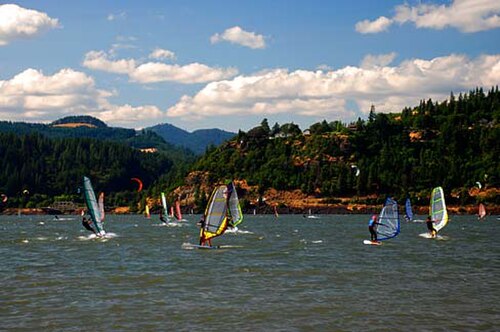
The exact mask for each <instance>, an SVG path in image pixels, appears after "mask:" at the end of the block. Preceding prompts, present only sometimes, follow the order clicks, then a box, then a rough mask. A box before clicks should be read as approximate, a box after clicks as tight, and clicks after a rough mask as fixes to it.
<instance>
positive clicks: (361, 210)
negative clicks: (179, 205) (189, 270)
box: [0, 204, 500, 215]
mask: <svg viewBox="0 0 500 332" xmlns="http://www.w3.org/2000/svg"><path fill="white" fill-rule="evenodd" d="M380 208H381V205H368V204H348V205H343V204H330V205H324V206H318V205H310V206H307V205H305V206H300V207H297V206H295V207H294V206H278V207H276V209H275V208H274V206H273V205H266V204H263V205H261V206H255V207H249V208H246V209H243V213H244V214H254V213H255V214H276V213H278V214H280V215H281V214H283V215H286V214H305V215H308V214H370V213H379V212H380ZM402 208H403V207H402V206H400V209H401V210H400V212H401V213H402V214H403V213H404V211H403V210H402ZM447 209H448V213H449V214H454V215H476V214H477V212H478V211H477V210H478V208H477V206H476V205H465V206H455V205H452V206H448V207H447ZM486 209H487V212H488V214H489V215H500V206H497V205H494V206H493V205H489V206H486ZM182 210H183V211H182V212H183V213H184V214H190V213H191V210H192V209H191V207H184V208H183V209H182ZM152 213H153V214H157V213H159V212H157V211H155V210H152ZM413 213H414V214H417V215H427V214H428V213H429V207H428V206H414V207H413ZM0 214H2V215H19V214H20V215H80V214H81V209H77V210H74V211H67V212H61V211H47V210H45V209H41V208H21V209H19V208H7V209H4V210H3V211H2V212H1V213H0ZM106 214H112V215H129V214H137V212H131V211H130V208H129V207H125V206H124V207H116V208H113V209H112V210H107V211H106Z"/></svg>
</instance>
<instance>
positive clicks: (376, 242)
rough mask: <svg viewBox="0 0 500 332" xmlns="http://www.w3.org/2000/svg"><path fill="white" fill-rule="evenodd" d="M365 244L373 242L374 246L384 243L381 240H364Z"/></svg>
mask: <svg viewBox="0 0 500 332" xmlns="http://www.w3.org/2000/svg"><path fill="white" fill-rule="evenodd" d="M363 244H371V245H372V246H380V245H382V242H380V241H370V240H363Z"/></svg>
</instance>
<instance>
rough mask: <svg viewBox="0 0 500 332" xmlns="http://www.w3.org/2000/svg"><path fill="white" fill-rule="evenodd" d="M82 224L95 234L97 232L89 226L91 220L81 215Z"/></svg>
mask: <svg viewBox="0 0 500 332" xmlns="http://www.w3.org/2000/svg"><path fill="white" fill-rule="evenodd" d="M82 226H83V227H85V229H86V230H88V231H91V232H92V233H94V234H95V235H97V232H96V231H95V229H94V228H92V226H91V220H90V219H87V218H85V217H83V219H82Z"/></svg>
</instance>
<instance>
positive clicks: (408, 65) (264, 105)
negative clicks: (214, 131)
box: [0, 0, 500, 131]
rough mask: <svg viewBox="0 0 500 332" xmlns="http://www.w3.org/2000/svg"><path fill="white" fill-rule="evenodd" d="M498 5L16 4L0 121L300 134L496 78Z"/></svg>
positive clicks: (3, 66)
mask: <svg viewBox="0 0 500 332" xmlns="http://www.w3.org/2000/svg"><path fill="white" fill-rule="evenodd" d="M499 16H500V2H499V1H497V0H491V1H490V0H480V1H479V0H475V1H473V0H454V1H437V0H430V1H406V2H405V1H392V0H391V1H387V0H386V1H289V0H287V1H285V0H283V1H255V0H254V1H147V2H138V1H71V2H68V1H16V2H2V5H0V119H1V120H11V121H28V122H50V121H53V120H55V119H58V118H60V117H62V116H66V115H74V114H89V115H93V116H96V117H98V118H100V119H102V120H104V121H106V122H107V123H108V124H110V125H113V126H123V127H129V128H142V127H147V126H151V125H155V124H158V123H171V124H174V125H176V126H179V127H181V128H184V129H188V130H194V129H200V128H213V127H218V128H222V129H226V130H231V131H237V130H238V129H243V130H248V129H250V128H252V127H254V126H255V125H258V124H259V123H260V122H261V120H262V119H263V118H267V119H268V120H269V122H270V123H271V124H272V123H274V122H279V123H281V124H283V123H286V122H295V123H297V124H299V125H300V126H301V128H302V129H306V128H308V127H309V126H310V125H311V124H313V123H315V122H317V121H321V120H323V119H326V120H328V121H333V120H342V121H344V122H349V121H353V120H356V119H357V118H358V117H361V118H366V115H367V113H368V112H369V109H370V105H372V104H373V105H375V107H376V110H377V111H378V112H399V111H400V110H401V108H402V107H404V106H412V105H417V104H418V102H419V100H420V99H422V98H425V99H427V98H433V99H436V100H443V99H445V98H446V97H447V96H448V95H449V93H450V91H454V92H455V93H459V92H463V91H468V90H469V89H472V88H474V87H476V86H484V87H485V88H489V87H491V86H492V85H497V84H499V81H500V52H499V51H500V50H499V48H500V18H499Z"/></svg>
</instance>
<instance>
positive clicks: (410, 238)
mask: <svg viewBox="0 0 500 332" xmlns="http://www.w3.org/2000/svg"><path fill="white" fill-rule="evenodd" d="M51 218H52V217H50V216H21V217H18V216H0V230H1V231H2V237H1V239H0V254H1V260H0V281H1V287H0V330H2V331H3V330H8V331H34V330H35V331H36V330H38V331H92V330H97V331H111V330H119V331H197V330H200V331H340V330H344V331H356V330H357V331H359V330H380V331H382V330H388V331H422V330H428V331H449V330H454V331H469V330H482V331H493V330H498V327H499V325H498V324H499V322H500V309H499V308H500V305H499V303H500V259H499V257H500V242H499V241H498V240H497V235H498V234H500V221H497V218H496V217H494V216H490V217H488V219H487V221H485V222H478V221H476V218H475V217H474V216H468V217H467V216H452V221H451V222H450V223H449V224H448V226H447V227H445V228H444V229H443V230H442V231H441V232H440V234H442V235H443V238H442V239H440V240H436V239H425V238H422V237H419V236H418V235H419V233H423V232H425V229H426V227H425V224H423V223H411V224H410V223H402V226H401V227H402V230H401V234H400V236H398V237H397V238H395V239H392V240H390V241H387V242H385V243H384V244H383V245H382V246H370V245H364V244H363V240H364V239H367V238H369V233H368V229H367V222H368V218H369V216H367V215H322V216H319V218H318V219H309V218H304V217H303V216H301V215H282V216H280V217H279V218H277V219H276V218H275V217H274V216H271V215H267V216H266V215H262V216H259V215H257V216H245V221H244V222H243V224H241V225H240V232H238V233H236V234H224V235H223V236H222V237H219V238H216V239H214V241H213V242H214V244H218V245H222V246H223V248H222V249H217V250H200V249H191V250H189V249H188V247H186V246H185V244H186V243H197V241H198V228H197V227H196V225H195V223H196V221H197V220H198V218H199V216H187V217H186V219H188V221H187V222H183V223H182V226H175V227H174V226H172V227H167V226H165V227H163V226H159V221H158V218H157V216H153V217H152V219H151V220H147V219H145V218H144V217H142V216H109V217H108V219H107V221H106V223H105V228H106V230H107V231H108V232H110V233H111V236H114V237H112V238H109V239H105V240H99V239H92V238H89V236H88V234H89V233H88V232H87V231H84V230H83V228H82V227H81V224H80V219H79V218H77V217H75V219H74V220H64V219H63V220H61V219H62V217H61V218H60V220H54V219H51ZM183 244H184V245H183Z"/></svg>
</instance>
